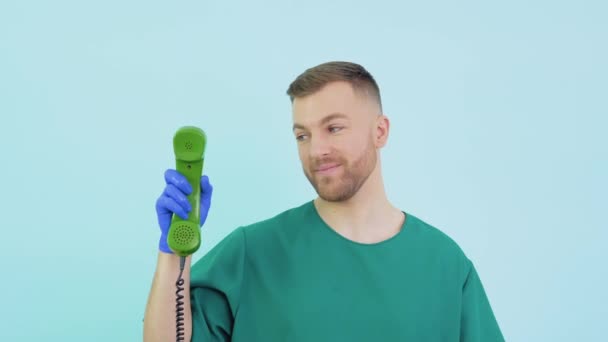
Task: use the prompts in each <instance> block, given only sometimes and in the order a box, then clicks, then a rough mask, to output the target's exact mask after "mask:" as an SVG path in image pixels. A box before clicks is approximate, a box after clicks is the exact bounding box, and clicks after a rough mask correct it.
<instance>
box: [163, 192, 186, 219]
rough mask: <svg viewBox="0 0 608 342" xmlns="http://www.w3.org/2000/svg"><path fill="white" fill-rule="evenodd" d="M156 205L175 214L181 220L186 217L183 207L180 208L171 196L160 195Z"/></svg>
mask: <svg viewBox="0 0 608 342" xmlns="http://www.w3.org/2000/svg"><path fill="white" fill-rule="evenodd" d="M158 206H159V209H160V210H161V211H164V212H171V213H174V214H177V215H178V216H179V217H181V218H182V219H183V220H186V219H188V213H187V212H186V210H184V208H182V206H181V205H179V204H178V203H177V202H176V201H175V200H174V199H173V198H171V197H168V196H161V197H160V198H159V199H158Z"/></svg>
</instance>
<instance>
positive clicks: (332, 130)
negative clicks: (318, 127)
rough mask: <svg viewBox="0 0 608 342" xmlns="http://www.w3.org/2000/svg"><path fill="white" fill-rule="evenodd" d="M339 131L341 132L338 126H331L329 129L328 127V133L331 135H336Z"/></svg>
mask: <svg viewBox="0 0 608 342" xmlns="http://www.w3.org/2000/svg"><path fill="white" fill-rule="evenodd" d="M340 130H342V127H340V126H331V127H329V131H330V132H331V133H336V132H339V131H340Z"/></svg>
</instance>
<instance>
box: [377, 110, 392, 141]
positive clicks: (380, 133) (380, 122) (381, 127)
mask: <svg viewBox="0 0 608 342" xmlns="http://www.w3.org/2000/svg"><path fill="white" fill-rule="evenodd" d="M375 125H376V132H375V133H376V134H375V136H374V143H375V145H376V148H381V147H384V145H386V142H387V140H388V131H389V127H390V121H389V119H388V117H387V116H386V115H384V114H381V115H379V116H378V117H377V118H376V122H375Z"/></svg>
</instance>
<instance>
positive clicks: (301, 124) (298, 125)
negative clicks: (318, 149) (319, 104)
mask: <svg viewBox="0 0 608 342" xmlns="http://www.w3.org/2000/svg"><path fill="white" fill-rule="evenodd" d="M338 119H343V120H350V116H349V115H347V114H345V113H341V112H333V113H329V114H327V115H325V116H322V117H321V118H320V119H317V121H316V122H314V121H312V120H297V119H296V118H295V117H294V123H293V129H294V130H295V129H305V128H306V127H307V126H311V125H323V124H325V123H328V122H330V121H332V120H338ZM311 121H312V122H311Z"/></svg>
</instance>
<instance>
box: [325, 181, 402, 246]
mask: <svg viewBox="0 0 608 342" xmlns="http://www.w3.org/2000/svg"><path fill="white" fill-rule="evenodd" d="M376 171H378V170H376ZM314 205H315V208H316V209H317V211H318V212H319V215H320V216H321V218H322V219H323V220H324V221H325V222H326V223H327V225H329V226H330V227H331V228H332V229H333V230H335V231H336V232H337V233H338V234H340V235H342V236H344V237H346V238H347V239H349V240H353V241H356V242H361V243H376V242H380V241H383V240H386V239H389V238H390V237H392V236H394V235H395V234H397V233H398V232H399V230H400V229H401V226H402V224H403V221H404V218H405V217H404V215H403V212H402V211H401V210H400V209H398V208H395V207H394V206H393V205H392V204H391V203H390V202H389V200H388V198H387V197H386V193H385V191H384V186H383V183H382V179H381V177H380V176H379V174H378V173H377V172H374V173H372V175H370V177H369V178H368V179H367V181H366V183H365V184H364V185H363V186H362V187H361V188H360V189H359V191H358V192H357V193H356V194H355V195H354V196H353V197H351V198H350V199H348V200H346V201H341V202H329V201H326V200H324V199H322V198H320V197H317V198H316V199H315V200H314Z"/></svg>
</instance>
